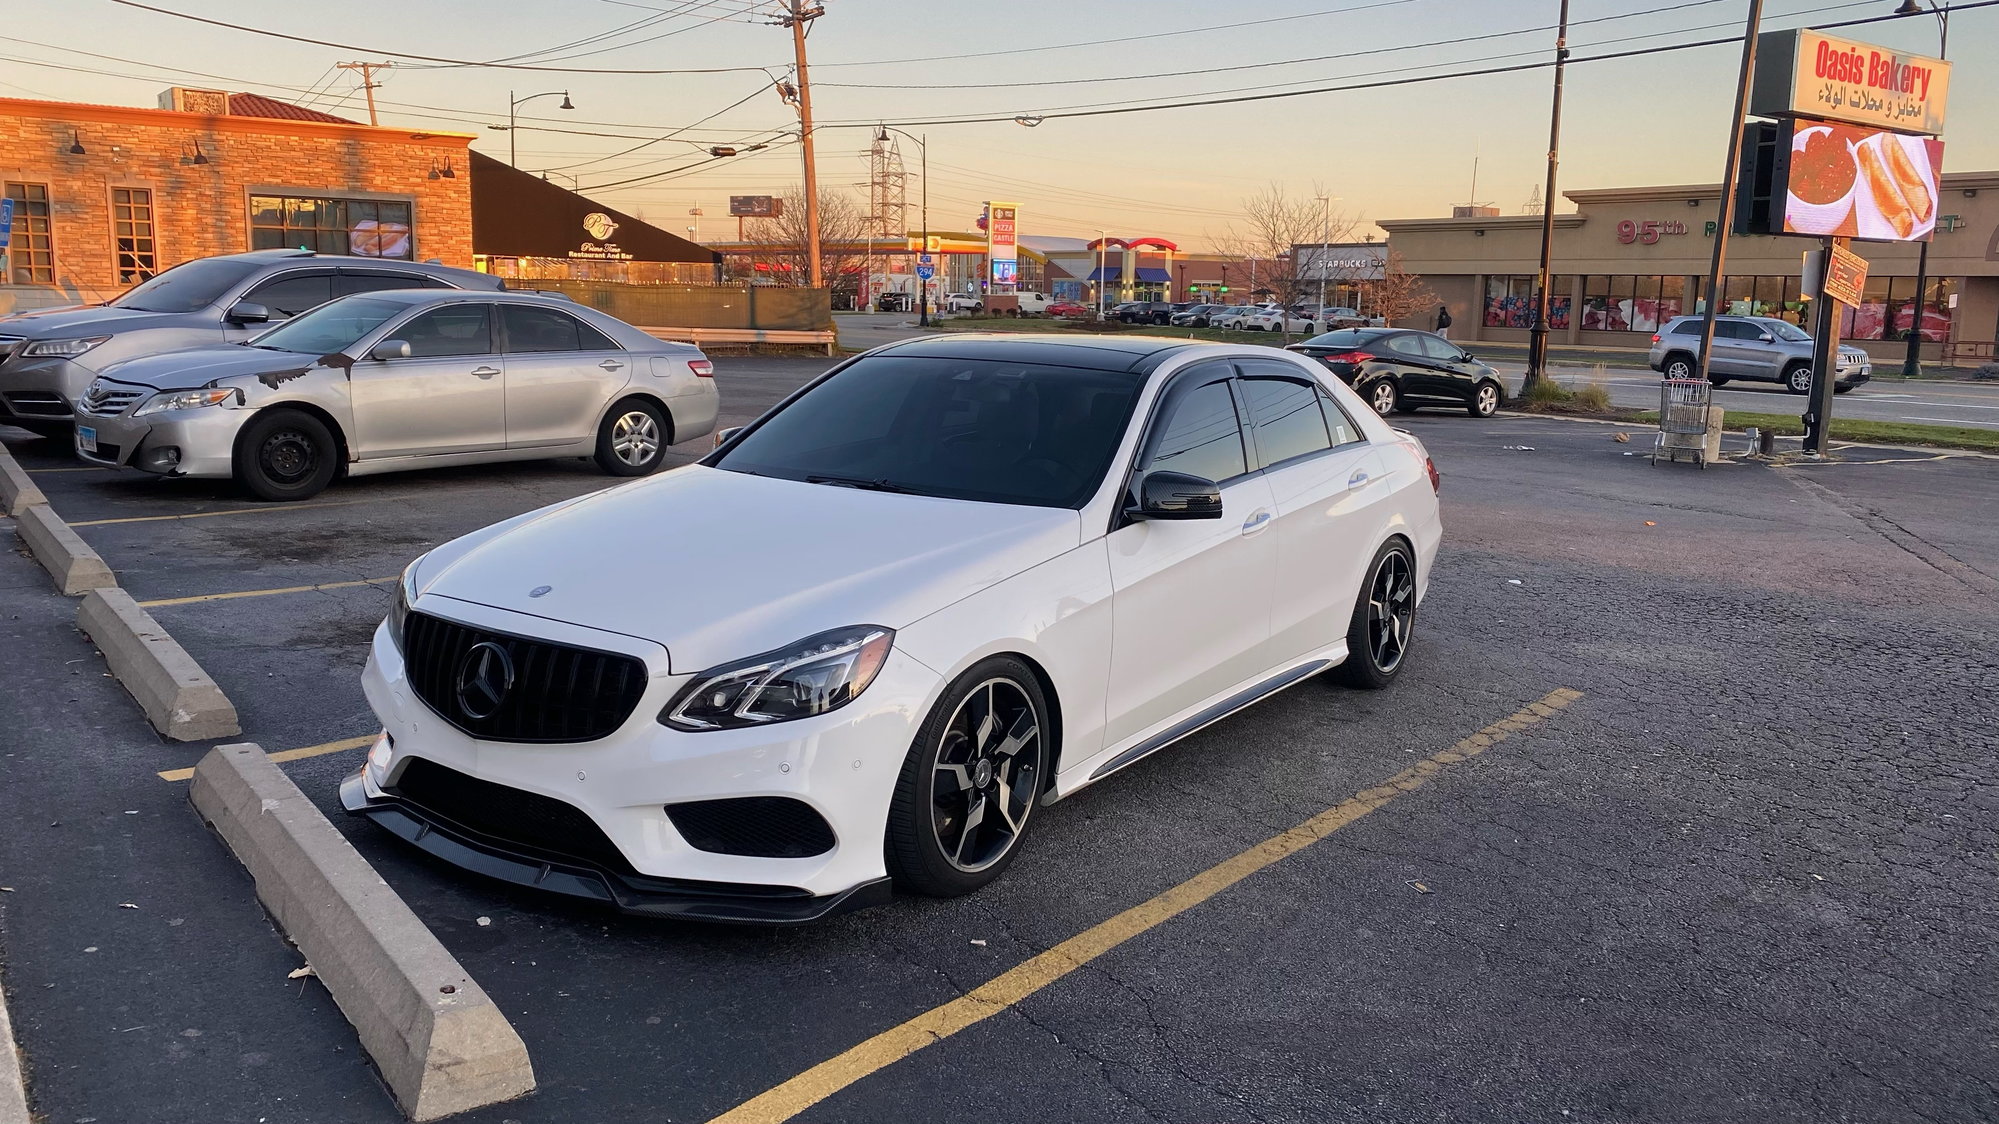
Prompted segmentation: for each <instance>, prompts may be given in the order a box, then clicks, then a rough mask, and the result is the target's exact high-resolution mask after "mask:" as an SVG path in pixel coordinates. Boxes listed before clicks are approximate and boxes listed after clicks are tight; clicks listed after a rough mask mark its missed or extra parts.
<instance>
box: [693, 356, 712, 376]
mask: <svg viewBox="0 0 1999 1124" xmlns="http://www.w3.org/2000/svg"><path fill="white" fill-rule="evenodd" d="M687 369H688V370H690V371H693V372H694V373H695V374H697V375H699V376H701V377H702V378H704V379H712V378H714V377H715V364H713V363H710V362H709V361H707V360H706V359H689V360H688V361H687Z"/></svg>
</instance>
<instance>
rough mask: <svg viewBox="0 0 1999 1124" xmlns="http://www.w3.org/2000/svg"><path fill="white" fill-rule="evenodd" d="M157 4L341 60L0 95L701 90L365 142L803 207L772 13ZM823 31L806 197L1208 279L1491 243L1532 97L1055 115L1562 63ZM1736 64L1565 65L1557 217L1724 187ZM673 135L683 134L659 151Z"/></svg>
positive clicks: (610, 199)
mask: <svg viewBox="0 0 1999 1124" xmlns="http://www.w3.org/2000/svg"><path fill="white" fill-rule="evenodd" d="M148 2H149V3H153V4H154V6H157V7H162V8H168V9H172V10H175V11H179V12H185V13H189V14H193V15H199V16H203V17H207V18H211V19H215V20H221V21H226V22H232V23H240V24H254V25H256V26H259V27H263V28H266V29H269V30H273V31H281V32H285V33H288V34H293V35H299V36H306V37H311V38H317V39H325V40H330V41H333V42H336V43H340V44H346V45H350V46H352V47H354V48H357V49H354V50H348V49H343V48H340V47H324V46H316V45H308V44H304V43H296V42H287V41H284V40H280V39H274V38H268V37H263V36H258V35H254V34H250V33H246V32H243V31H238V30H232V29H228V28H223V27H214V26H205V25H202V24H197V23H192V22H188V21H183V20H180V19H175V18H173V17H170V16H166V15H160V14H155V13H152V12H147V11H142V10H136V9H133V8H130V7H124V6H120V5H117V4H114V3H112V2H111V0H63V2H62V3H58V4H37V5H19V6H15V7H13V9H12V10H11V11H10V13H9V18H8V20H7V21H6V26H5V28H4V29H0V30H4V32H5V34H4V35H0V95H4V96H10V97H33V98H43V99H50V100H62V101H87V102H99V103H109V104H122V105H150V104H153V102H154V98H155V97H156V95H157V94H158V92H159V90H161V89H163V88H164V87H166V86H169V85H189V86H201V87H207V88H226V89H229V90H249V91H256V92H260V93H266V94H269V95H271V96H274V97H283V98H287V99H289V100H294V101H304V102H306V103H307V104H310V105H313V106H314V107H316V108H320V109H325V110H328V111H330V112H334V113H338V114H341V115H343V116H348V117H353V118H355V119H357V120H366V108H365V106H364V104H363V102H362V99H361V96H360V94H359V91H358V89H357V79H356V77H355V75H354V73H353V72H350V71H339V70H333V69H331V68H332V65H333V64H334V63H336V62H341V61H350V60H368V61H380V60H382V59H383V58H396V57H397V55H395V54H393V53H392V52H403V53H405V55H411V54H413V55H428V56H433V57H436V58H442V59H453V60H481V61H485V60H498V59H509V58H518V59H519V61H522V62H528V63H532V64H534V65H540V66H549V67H570V68H586V69H624V70H677V71H688V70H714V71H718V72H717V73H705V74H690V73H679V74H655V75H634V74H623V75H620V74H603V73H577V72H573V71H558V70H545V71H532V70H516V69H500V68H495V67H490V66H485V67H471V66H455V65H448V64H440V63H435V62H422V61H418V60H414V59H408V58H407V57H404V58H403V59H401V60H399V61H398V65H397V67H396V68H394V69H392V70H390V71H388V72H387V73H386V74H385V75H383V76H382V78H381V81H382V82H383V86H382V88H381V89H380V90H379V91H378V92H377V98H378V101H379V103H380V111H381V114H382V122H383V124H385V125H393V126H396V127H407V128H409V129H411V130H413V131H416V130H423V131H430V132H444V131H456V132H467V133H475V134H477V135H478V140H477V141H476V142H475V147H477V148H478V149H479V150H480V151H483V152H485V153H487V154H488V155H492V156H496V157H498V158H500V159H506V157H507V141H508V137H507V135H506V134H505V133H504V132H496V131H492V130H490V129H489V128H488V126H489V125H492V124H504V123H505V122H506V117H507V113H506V111H507V102H508V98H509V93H510V91H511V92H512V93H513V94H514V95H516V96H519V95H528V94H537V93H542V92H544V91H556V90H567V91H568V92H569V94H570V96H571V98H572V99H573V101H574V103H575V106H576V108H575V110H573V111H570V112H563V111H560V110H558V109H557V108H556V107H557V105H558V104H559V102H560V101H561V98H560V97H544V98H537V99H535V100H533V101H531V102H529V103H527V104H526V105H523V106H521V107H520V111H519V112H520V113H521V114H522V115H523V124H524V125H527V126H530V127H531V128H524V129H523V130H522V131H521V132H520V134H519V137H518V142H519V147H520V164H521V166H522V167H524V168H526V169H528V170H530V171H537V172H539V171H548V172H549V173H550V174H551V178H553V179H556V180H558V181H559V182H563V183H564V184H570V183H572V182H573V183H575V184H576V185H578V186H580V188H581V189H582V190H583V191H584V192H585V193H586V194H591V195H593V196H594V197H596V198H598V199H600V200H602V201H604V202H606V203H609V204H611V205H613V206H616V207H619V208H622V209H625V210H628V211H632V212H634V213H638V214H640V215H641V217H643V218H645V219H646V220H648V221H650V222H653V223H655V224H656V225H659V226H663V227H666V228H668V229H670V230H675V231H680V232H684V230H685V228H686V227H687V225H688V224H689V223H690V222H693V221H694V220H693V219H691V218H689V217H688V214H687V212H688V211H689V210H690V209H691V208H694V207H697V206H698V207H700V208H701V209H703V210H704V211H705V212H706V215H705V217H704V218H702V219H701V220H700V231H699V233H700V236H701V237H703V238H717V237H722V236H724V235H725V234H726V235H733V233H734V226H733V222H732V221H731V220H729V219H727V218H726V217H725V216H726V211H727V197H728V196H729V195H731V194H752V193H775V192H780V191H782V190H784V189H785V188H787V187H790V186H792V185H795V184H797V183H798V182H799V180H800V164H799V149H798V146H797V145H796V144H795V143H792V142H793V141H795V136H796V128H797V122H796V118H795V116H794V114H793V112H792V110H791V108H790V107H789V106H787V105H785V104H784V103H783V102H782V101H781V100H780V98H779V97H778V95H777V94H776V93H775V92H774V91H772V90H771V88H770V87H771V82H772V80H773V78H783V77H786V76H788V71H789V68H790V65H791V62H792V51H791V40H790V35H789V33H788V32H787V31H785V30H784V29H783V28H781V27H777V26H772V25H771V24H770V23H769V22H768V21H769V17H770V15H771V13H772V12H773V10H774V8H775V5H774V4H772V3H770V2H769V0H764V2H761V3H752V2H751V0H684V2H683V0H645V2H644V3H639V2H636V0H564V2H563V3H559V4H556V3H532V2H529V0H397V2H390V0H345V2H344V3H341V4H338V5H327V4H323V3H315V4H303V3H296V2H287V0H281V2H276V3H263V4H255V5H250V4H243V3H238V2H230V0H148ZM824 5H825V8H826V14H825V16H824V17H822V18H821V19H819V20H817V21H816V22H815V24H814V26H813V32H812V36H811V39H810V44H809V46H810V60H811V64H812V66H811V74H812V80H813V96H814V97H813V100H814V109H815V112H816V116H817V118H818V120H819V123H820V128H819V130H818V132H817V139H818V144H819V164H820V179H821V183H822V185H823V186H824V187H825V188H826V189H828V190H839V191H849V192H853V193H854V195H855V197H856V200H857V201H858V202H863V203H864V202H865V186H864V185H865V183H866V180H867V161H866V159H865V156H864V151H865V149H866V148H867V145H868V142H869V139H870V137H871V135H872V130H871V128H870V127H869V126H871V125H873V124H874V123H876V122H886V123H887V124H889V125H892V126H896V127H900V128H906V129H908V130H909V131H910V132H912V133H919V134H925V135H927V136H928V138H929V150H930V168H929V175H930V188H929V196H930V223H931V226H932V227H933V228H934V229H940V230H943V229H958V230H965V229H970V228H971V226H972V223H973V220H974V219H975V217H976V216H977V214H978V211H979V207H980V202H981V201H982V200H986V199H1004V200H1011V201H1018V202H1019V203H1020V204H1021V206H1022V211H1021V216H1022V220H1021V228H1022V231H1023V232H1024V233H1026V234H1029V235H1036V234H1041V235H1081V236H1085V237H1094V236H1095V234H1096V232H1097V231H1098V230H1100V229H1108V230H1109V231H1110V232H1111V233H1113V234H1115V235H1121V236H1124V237H1135V236H1139V235H1157V236H1162V237H1167V238H1172V239H1175V240H1177V241H1179V242H1181V243H1183V244H1185V245H1187V246H1189V247H1190V248H1200V247H1205V246H1207V245H1208V244H1209V243H1210V242H1211V240H1212V238H1213V237H1214V236H1216V235H1219V234H1220V233H1221V232H1222V230H1223V229H1224V228H1226V227H1227V226H1228V225H1229V223H1230V222H1231V220H1232V219H1235V218H1236V216H1237V215H1238V213H1239V205H1240V201H1241V200H1242V198H1243V197H1244V196H1246V195H1248V194H1250V193H1252V192H1255V191H1256V190H1258V189H1259V188H1260V187H1262V186H1263V185H1265V184H1267V183H1276V184H1279V185H1281V186H1283V187H1284V188H1285V189H1286V190H1288V191H1289V192H1291V193H1294V194H1298V195H1305V196H1311V195H1316V194H1319V193H1321V191H1323V192H1325V193H1329V194H1331V195H1334V196H1337V197H1339V199H1340V202H1339V203H1338V204H1337V207H1338V208H1339V209H1340V210H1341V211H1342V212H1344V213H1346V214H1348V215H1350V216H1352V217H1354V218H1356V219H1358V220H1361V221H1362V223H1363V225H1362V227H1361V229H1366V227H1365V225H1364V224H1365V221H1366V220H1373V219H1384V218H1405V217H1416V216H1425V215H1437V214H1447V213H1448V209H1449V207H1450V206H1451V205H1452V204H1454V203H1463V202H1466V201H1467V200H1468V199H1469V197H1470V193H1471V191H1472V170H1473V160H1474V157H1476V158H1477V160H1478V168H1479V170H1478V187H1477V192H1478V200H1479V201H1480V202H1489V203H1492V204H1494V205H1496V206H1498V207H1500V208H1501V209H1502V210H1504V211H1506V212H1508V213H1515V212H1518V211H1520V210H1521V209H1522V208H1523V206H1524V205H1525V203H1526V202H1527V200H1528V197H1529V194H1530V192H1531V191H1532V190H1533V189H1534V187H1535V186H1536V185H1537V184H1539V183H1540V181H1541V179H1542V176H1543V174H1544V170H1545V164H1544V160H1545V153H1546V149H1545V145H1546V139H1547V123H1548V100H1549V87H1550V83H1551V72H1550V71H1547V70H1534V71H1527V72H1524V73H1513V74H1498V75H1486V76H1479V77H1465V78H1455V79H1448V80H1441V81H1433V82H1422V83H1415V84H1407V85H1400V86H1394V87H1387V88H1377V89H1371V90H1350V91H1345V92H1330V93H1315V94H1309V95H1305V96H1298V97H1288V98H1282V99H1276V100H1266V101H1257V102H1246V103H1240V104H1232V105H1213V106H1203V107H1196V108H1182V109H1161V110H1157V111H1151V112H1138V113H1123V114H1113V115H1105V116H1091V117H1075V118H1059V117H1055V116H1053V115H1055V114H1057V113H1060V112H1064V111H1069V110H1075V109H1079V108H1084V107H1094V108H1115V107H1119V106H1128V105H1133V104H1143V103H1147V102H1178V101H1197V100H1203V99H1207V98H1223V97H1241V96H1250V95H1256V94H1269V93H1278V92H1284V91H1291V90H1303V89H1310V88H1313V87H1320V86H1337V85H1355V84H1363V83H1378V82H1382V81H1385V80H1395V79H1402V78H1411V77H1422V76H1426V75H1437V74H1448V73H1451V72H1455V71H1462V70H1474V69H1487V68H1493V67H1503V66H1511V65H1518V64H1522V63H1531V62H1534V61H1537V60H1541V59H1546V58H1547V57H1549V53H1550V52H1551V50H1552V46H1553V40H1554V34H1553V31H1552V30H1550V28H1552V25H1553V24H1554V22H1555V16H1556V12H1557V9H1558V4H1557V2H1556V0H1331V2H1327V3H1317V4H1287V3H1265V4H1255V5H1218V4H1214V3H1189V2H1181V0H1150V2H1136V0H1115V2H1111V0H1095V2H1089V0H1083V2H1078V0H1068V2H1065V3H1057V2H1050V0H1012V2H1009V3H1004V4H993V3H974V2H971V0H931V2H930V3H925V4H917V3H905V2H902V0H824ZM1895 7H1896V0H1860V2H1851V0H1849V2H1844V3H1839V2H1832V0H1768V2H1767V4H1766V14H1765V27H1766V29H1767V28H1778V27H1797V26H1825V25H1827V24H1830V23H1833V22H1835V21H1841V20H1848V19H1855V18H1863V17H1868V16H1877V15H1886V14H1888V13H1891V12H1893V11H1894V10H1895ZM1746 11H1747V0H1705V2H1688V0H1574V2H1573V5H1572V15H1571V18H1572V20H1573V21H1574V27H1573V29H1572V32H1571V43H1572V46H1573V48H1574V50H1575V53H1576V56H1577V58H1578V59H1582V58H1586V57H1587V56H1590V55H1592V54H1597V53H1602V52H1610V51H1624V50H1631V49H1634V48H1645V47H1653V46H1660V45H1668V44H1674V43H1682V42H1690V41H1696V40H1703V39H1713V38H1721V37H1725V36H1729V35H1731V34H1734V35H1739V34H1740V31H1741V27H1742V20H1743V17H1744V15H1745V13H1746ZM1937 30H1938V27H1937V21H1936V20H1934V19H1932V18H1928V17H1922V18H1911V19H1904V20H1897V21H1893V22H1890V23H1882V24H1874V25H1870V26H1866V27H1858V28H1851V29H1847V30H1843V31H1839V32H1837V34H1841V35H1845V36H1848V37H1851V38H1856V39H1862V40H1866V41H1870V42H1877V43H1882V44H1886V45H1889V46H1892V47H1896V48H1901V49H1907V50H1914V51H1919V52H1922V53H1930V54H1933V53H1935V51H1936V47H1937ZM1509 33H1514V34H1509ZM1141 37H1143V38H1141ZM1451 40H1457V42H1449V41H1451ZM1994 47H1999V7H1991V8H1983V9H1976V10H1968V11H1962V12H1959V13H1958V14H1957V15H1956V16H1955V17H1954V18H1953V20H1952V22H1951V54H1952V56H1953V57H1957V58H1963V59H1978V58H1982V57H1986V56H1988V55H1989V54H1990V52H1991V50H1992V48H1994ZM86 52H88V53H86ZM1294 60H1310V61H1294ZM1737 60H1738V48H1737V47H1736V46H1735V45H1733V44H1725V45H1720V46H1710V47H1703V48H1698V49H1689V50H1683V51H1674V52H1669V53H1662V54H1654V55H1650V56H1645V57H1638V58H1628V59H1620V60H1615V61H1601V62H1581V61H1578V62H1577V63H1576V64H1575V65H1572V66H1571V67H1570V68H1569V76H1568V94H1567V109H1566V118H1567V120H1566V128H1565V133H1564V138H1563V172H1562V184H1563V186H1564V187H1565V188H1583V187H1615V186H1633V185H1643V184H1668V183H1698V182H1713V181H1716V180H1718V179H1719V178H1720V175H1721V164H1722V159H1723V145H1724V144H1725V143H1726V131H1727V126H1728V113H1729V109H1730V104H1731V100H1732V96H1733V89H1732V85H1733V81H1734V77H1735V67H1736V63H1737ZM1267 64H1278V65H1267ZM735 68H741V69H735ZM758 68H763V69H758ZM1143 76H1155V77H1143ZM1015 115H1042V116H1044V117H1045V118H1046V119H1045V120H1043V121H1042V123H1041V124H1040V125H1039V126H1037V127H1033V128H1029V127H1025V126H1023V125H1020V124H1016V123H1014V122H1013V121H1012V120H1010V119H1009V120H1001V121H997V122H991V123H948V122H949V121H950V119H955V118H967V117H998V118H1011V117H1013V116H1015ZM543 130H567V131H563V132H557V131H543ZM674 130H685V131H683V132H680V133H679V134H678V135H671V136H670V135H669V134H671V133H672V132H673V131H674ZM585 134H606V135H585ZM661 138H664V139H661ZM1944 138H1945V141H1946V154H1945V168H1946V170H1960V171H1963V170H1982V169H1995V168H1999V73H1995V71H1994V70H1993V69H1992V68H1989V67H1983V66H1978V65H1976V64H1975V63H1968V64H1967V65H1965V66H1963V67H1961V68H1959V69H1958V70H1957V72H1956V73H1955V74H1954V75H1953V79H1952V90H1951V104H1950V122H1949V124H1948V126H1947V128H1946V132H1945V134H1944ZM648 142H650V143H648ZM759 142H765V143H768V144H769V145H770V147H769V148H766V149H765V150H763V151H761V152H756V153H752V154H749V155H745V156H739V157H737V158H735V159H733V160H717V161H708V160H707V156H706V153H705V148H706V147H707V146H708V145H711V144H723V143H727V144H735V145H739V146H747V145H750V144H755V143H759ZM639 146H642V147H639ZM902 148H903V155H904V158H905V161H906V165H907V169H908V172H909V204H910V210H909V221H910V225H911V227H912V228H913V227H915V225H916V224H917V222H918V214H917V209H916V204H917V202H918V199H919V197H920V194H921V180H920V178H919V177H918V175H917V171H918V159H917V157H918V154H917V151H916V147H915V145H913V144H911V143H909V142H906V141H905V142H903V145H902ZM624 150H632V151H624ZM704 161H706V162H704ZM661 173H667V174H666V175H661ZM648 177H656V178H648ZM626 181H637V182H626Z"/></svg>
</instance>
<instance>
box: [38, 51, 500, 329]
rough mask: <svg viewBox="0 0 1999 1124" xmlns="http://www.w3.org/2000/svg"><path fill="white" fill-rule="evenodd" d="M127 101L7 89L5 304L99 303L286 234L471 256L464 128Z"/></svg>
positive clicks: (202, 98) (215, 99)
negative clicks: (180, 266)
mask: <svg viewBox="0 0 1999 1124" xmlns="http://www.w3.org/2000/svg"><path fill="white" fill-rule="evenodd" d="M160 101H161V104H162V105H163V106H169V107H178V108H159V109H150V108H135V107H128V106H107V105H82V104H76V103H69V102H46V101H29V100H23V99H18V98H0V192H4V194H5V197H6V198H7V199H10V200H12V201H13V221H12V225H11V227H10V228H9V234H10V240H9V244H8V246H7V250H6V255H5V259H4V261H5V270H4V273H0V313H6V312H10V311H18V310H25V309H29V308H39V307H46V306H49V305H58V304H73V303H78V302H84V301H96V300H105V299H108V298H110V297H113V296H116V295H117V294H118V293H120V292H123V291H124V290H125V289H127V288H130V287H131V286H132V285H133V284H135V283H136V282H138V281H140V280H143V279H144V278H146V277H148V276H151V275H152V274H154V273H157V272H159V271H160V270H163V269H166V268H168V267H169V266H172V265H175V264H177V263H179V262H183V261H186V260H188V259H190V258H198V257H205V256H208V255H212V254H228V253H239V252H241V251H244V250H252V249H266V248H271V247H279V246H307V247H310V248H313V249H317V250H319V251H321V252H324V253H340V254H347V253H358V254H364V255H371V256H380V257H391V258H407V259H411V260H415V261H425V260H429V259H436V260H439V261H442V262H443V263H445V264H447V265H456V266H464V267H470V266H471V265H472V264H473V262H472V204H471V174H470V167H469V164H468V161H469V150H468V148H467V146H468V145H469V144H470V143H471V141H472V138H471V137H470V136H468V135H465V134H462V133H427V132H412V131H410V130H408V129H402V128H386V127H384V128H376V127H373V126H369V125H361V124H357V123H355V122H352V121H348V120H345V119H343V118H339V117H334V116H332V115H330V114H325V113H319V112H316V111H314V110H310V109H304V108H301V107H299V106H295V105H290V104H288V103H285V102H281V101H275V100H273V99H270V98H265V97H261V96H259V95H255V94H225V93H222V92H220V91H210V90H184V89H174V90H169V91H167V92H166V93H164V94H162V95H161V98H160Z"/></svg>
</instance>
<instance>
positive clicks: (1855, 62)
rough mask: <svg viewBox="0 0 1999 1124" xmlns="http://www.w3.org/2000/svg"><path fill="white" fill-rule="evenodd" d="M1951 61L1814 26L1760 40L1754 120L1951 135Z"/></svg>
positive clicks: (1752, 99) (1752, 109)
mask: <svg viewBox="0 0 1999 1124" xmlns="http://www.w3.org/2000/svg"><path fill="white" fill-rule="evenodd" d="M1949 96H1950V64H1949V63H1947V62H1945V61H1943V60H1942V59H1936V58H1930V57H1928V56H1927V55H1910V54H1903V53H1901V52H1899V51H1893V50H1890V49H1888V48H1886V47H1877V46H1874V45H1873V44H1871V43H1859V42H1855V41H1854V40H1851V39H1840V38H1837V37H1835V36H1831V35H1825V34H1822V33H1820V32H1817V31H1813V30H1811V29H1810V28H1803V27H1794V28H1788V29H1786V30H1783V31H1768V32H1764V33H1763V34H1762V35H1760V36H1758V37H1757V39H1756V79H1755V84H1754V86H1753V87H1752V89H1751V93H1750V98H1749V113H1750V115H1751V116H1753V117H1816V118H1819V119H1821V120H1826V121H1840V122H1844V123H1846V124H1849V125H1868V126H1872V127H1874V128H1877V129H1890V130H1893V131H1895V132H1898V133H1927V134H1931V135H1934V134H1937V133H1941V132H1943V118H1944V103H1945V102H1946V101H1948V100H1949Z"/></svg>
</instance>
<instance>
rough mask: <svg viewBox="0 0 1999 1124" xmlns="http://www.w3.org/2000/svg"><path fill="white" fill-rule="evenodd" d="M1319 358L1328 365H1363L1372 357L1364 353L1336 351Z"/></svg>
mask: <svg viewBox="0 0 1999 1124" xmlns="http://www.w3.org/2000/svg"><path fill="white" fill-rule="evenodd" d="M1319 358H1321V359H1323V360H1325V361H1326V362H1328V363H1365V362H1367V361H1368V360H1370V359H1372V358H1374V356H1372V355H1369V354H1368V353H1367V352H1365V351H1336V352H1334V353H1333V354H1331V355H1321V356H1319Z"/></svg>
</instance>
